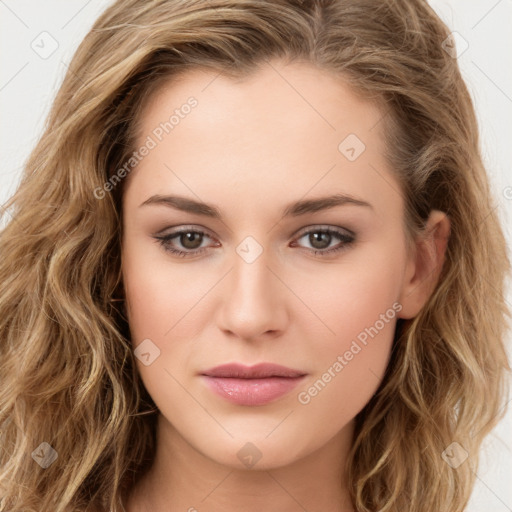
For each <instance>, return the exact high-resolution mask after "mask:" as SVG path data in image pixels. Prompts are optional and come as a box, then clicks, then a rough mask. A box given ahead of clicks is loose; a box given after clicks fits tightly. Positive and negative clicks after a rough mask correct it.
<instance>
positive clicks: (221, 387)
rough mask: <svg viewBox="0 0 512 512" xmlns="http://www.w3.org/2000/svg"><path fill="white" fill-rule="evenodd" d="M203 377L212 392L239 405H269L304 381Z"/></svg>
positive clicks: (288, 378) (287, 378) (296, 379)
mask: <svg viewBox="0 0 512 512" xmlns="http://www.w3.org/2000/svg"><path fill="white" fill-rule="evenodd" d="M203 377H204V378H205V379H206V383H207V385H208V386H209V387H210V389H211V390H212V391H214V392H215V393H217V394H218V395H220V396H221V397H223V398H225V399H227V400H229V401H230V402H232V403H234V404H237V405H264V404H268V403H270V402H273V401H274V400H277V399H278V398H280V397H282V396H284V395H286V394H287V393H289V392H290V391H291V390H292V389H293V388H294V387H296V386H297V385H298V384H299V383H300V382H301V381H302V380H303V379H304V375H303V376H301V377H293V378H292V377H268V378H265V379H237V378H227V377H209V376H207V375H203Z"/></svg>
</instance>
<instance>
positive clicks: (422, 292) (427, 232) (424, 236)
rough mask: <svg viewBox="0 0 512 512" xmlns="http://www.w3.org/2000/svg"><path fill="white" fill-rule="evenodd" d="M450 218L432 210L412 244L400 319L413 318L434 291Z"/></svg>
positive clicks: (447, 237) (443, 257)
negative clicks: (412, 250)
mask: <svg viewBox="0 0 512 512" xmlns="http://www.w3.org/2000/svg"><path fill="white" fill-rule="evenodd" d="M449 237H450V220H449V218H448V216H447V215H446V213H444V212H441V211H439V210H432V211H431V212H430V216H429V218H428V220H427V223H426V225H425V228H424V230H423V232H422V233H421V234H420V235H419V236H418V238H417V239H416V243H415V248H414V249H415V250H414V254H412V255H411V257H410V259H409V261H408V265H407V269H406V272H405V276H404V283H403V287H402V292H401V295H400V303H401V304H402V310H401V311H400V315H399V317H400V318H404V319H410V318H414V317H415V316H416V315H417V314H418V313H419V312H420V310H421V309H422V308H423V306H424V305H425V304H426V303H427V301H428V299H429V297H430V296H431V294H432V292H433V291H434V289H435V287H436V285H437V282H438V279H439V275H440V273H441V270H442V268H443V263H444V261H445V256H446V247H447V245H448V240H449Z"/></svg>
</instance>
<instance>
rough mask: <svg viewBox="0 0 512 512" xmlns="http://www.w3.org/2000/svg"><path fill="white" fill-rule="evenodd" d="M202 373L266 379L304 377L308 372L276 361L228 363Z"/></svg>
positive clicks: (226, 376) (210, 375)
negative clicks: (249, 364) (252, 363)
mask: <svg viewBox="0 0 512 512" xmlns="http://www.w3.org/2000/svg"><path fill="white" fill-rule="evenodd" d="M202 375H206V376H208V377H224V378H238V379H264V378H267V377H289V378H292V377H302V376H303V375H306V374H305V373H304V372H301V371H300V370H294V369H292V368H287V367H286V366H281V365H278V364H274V363H260V364H256V365H254V366H245V365H243V364H240V363H228V364H222V365H220V366H215V367H214V368H210V369H209V370H206V371H204V372H202Z"/></svg>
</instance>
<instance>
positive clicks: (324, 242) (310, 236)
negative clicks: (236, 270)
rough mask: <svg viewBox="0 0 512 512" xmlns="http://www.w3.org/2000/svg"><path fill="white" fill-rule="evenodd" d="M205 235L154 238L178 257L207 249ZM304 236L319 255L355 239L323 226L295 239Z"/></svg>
mask: <svg viewBox="0 0 512 512" xmlns="http://www.w3.org/2000/svg"><path fill="white" fill-rule="evenodd" d="M205 237H206V238H211V237H210V236H209V235H207V234H206V233H205V232H203V231H198V230H195V229H182V230H179V231H175V232H173V233H169V234H166V235H157V236H155V237H154V238H155V239H156V240H157V241H158V242H159V243H160V245H161V246H162V247H163V248H164V250H165V251H167V252H169V253H171V254H174V255H176V256H179V257H187V256H197V255H198V254H200V253H202V252H204V251H205V250H206V249H208V247H201V245H202V242H203V241H204V238H205ZM305 237H307V240H308V242H309V243H310V244H311V245H312V247H311V248H306V249H307V250H309V251H310V252H313V253H314V254H317V255H320V256H323V255H330V254H332V253H335V252H338V251H341V250H344V249H346V248H348V246H349V245H351V244H352V243H353V242H354V241H355V236H354V234H352V233H351V232H348V231H342V230H341V229H340V230H338V229H333V228H325V227H321V228H320V227H318V228H310V229H309V230H308V231H305V232H302V234H300V235H299V236H298V238H296V240H300V239H302V238H305ZM174 239H177V240H178V241H179V244H180V245H181V247H183V248H184V249H185V250H182V249H178V248H176V247H175V246H174V244H173V240H174ZM333 239H338V240H339V244H338V245H337V246H335V247H330V248H329V246H330V245H331V242H332V241H333ZM216 245H217V247H218V246H219V243H218V242H216ZM297 245H298V244H297V242H295V241H294V242H293V244H292V247H295V246H297Z"/></svg>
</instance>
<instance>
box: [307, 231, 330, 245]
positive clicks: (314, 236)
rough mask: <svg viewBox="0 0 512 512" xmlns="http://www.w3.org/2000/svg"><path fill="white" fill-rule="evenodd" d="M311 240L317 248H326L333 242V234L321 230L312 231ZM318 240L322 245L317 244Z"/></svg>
mask: <svg viewBox="0 0 512 512" xmlns="http://www.w3.org/2000/svg"><path fill="white" fill-rule="evenodd" d="M323 237H326V238H323ZM322 238H323V241H322ZM309 241H310V243H311V245H312V246H313V247H314V248H315V249H325V248H326V247H329V244H330V243H331V235H330V234H329V233H321V232H315V233H310V235H309ZM318 241H320V247H318V245H315V244H316V243H317V242H318Z"/></svg>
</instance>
